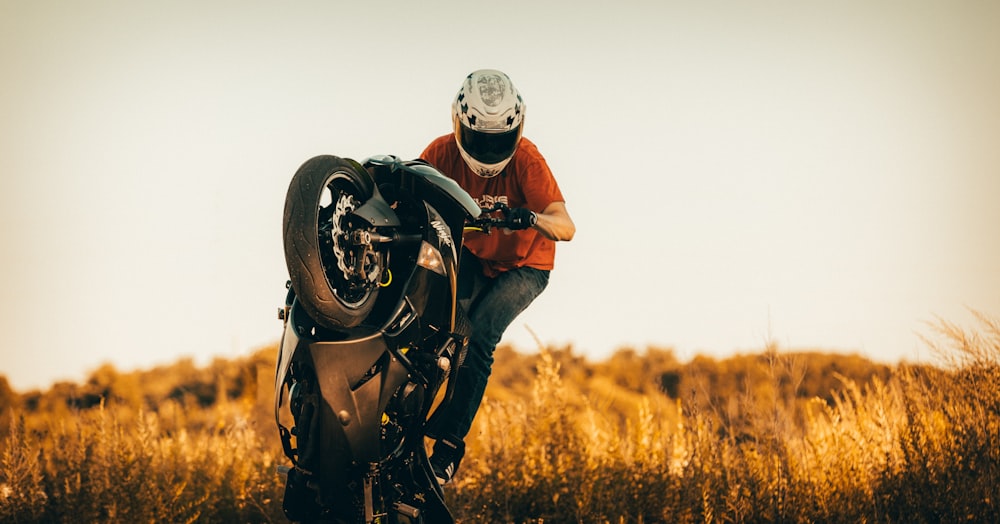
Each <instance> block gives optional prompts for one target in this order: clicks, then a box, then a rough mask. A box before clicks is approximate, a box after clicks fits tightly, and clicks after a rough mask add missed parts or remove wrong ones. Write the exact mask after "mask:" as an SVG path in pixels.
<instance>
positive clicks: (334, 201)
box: [283, 155, 382, 329]
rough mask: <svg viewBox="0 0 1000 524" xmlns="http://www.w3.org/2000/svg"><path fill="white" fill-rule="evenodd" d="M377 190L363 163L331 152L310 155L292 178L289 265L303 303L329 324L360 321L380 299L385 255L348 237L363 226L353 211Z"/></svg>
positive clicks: (286, 234)
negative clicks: (359, 249)
mask: <svg viewBox="0 0 1000 524" xmlns="http://www.w3.org/2000/svg"><path fill="white" fill-rule="evenodd" d="M374 191H375V183H374V180H373V179H372V177H371V175H370V174H369V173H368V172H367V171H366V170H365V169H364V168H363V167H361V165H359V164H358V163H357V162H354V161H353V160H350V159H344V158H339V157H335V156H330V155H321V156H317V157H314V158H311V159H309V160H308V161H306V163H304V164H302V167H300V168H299V170H298V171H297V172H296V173H295V176H293V177H292V181H291V182H290V183H289V186H288V193H287V195H286V196H285V212H284V220H283V240H284V247H285V265H286V266H287V268H288V275H289V279H290V280H291V281H292V288H293V289H294V290H295V292H296V294H297V295H298V298H299V301H300V303H301V304H302V307H303V308H304V309H305V310H306V313H308V314H309V316H310V317H312V318H313V320H315V321H316V323H317V324H319V325H321V326H323V327H327V328H331V329H346V328H352V327H355V326H357V325H358V324H360V323H361V322H362V321H363V320H364V319H365V317H366V316H367V315H368V313H369V312H370V311H371V309H372V307H373V306H374V305H375V299H376V297H377V295H378V282H377V276H378V275H379V273H380V271H381V269H382V268H381V261H380V260H381V259H379V258H378V257H373V256H372V254H371V253H362V254H359V253H357V252H356V250H355V249H354V248H353V247H352V246H351V245H350V243H349V241H348V240H347V238H348V236H349V233H350V232H351V231H352V228H353V227H362V226H361V225H357V226H355V225H354V224H352V221H351V219H350V212H351V211H353V210H354V209H357V208H358V207H360V206H361V205H362V204H364V203H365V202H366V201H367V200H368V199H369V198H371V196H372V194H373V193H374ZM358 268H360V269H361V271H357V270H358ZM371 275H374V276H376V278H374V279H372V278H370V276H371ZM372 280H374V281H372Z"/></svg>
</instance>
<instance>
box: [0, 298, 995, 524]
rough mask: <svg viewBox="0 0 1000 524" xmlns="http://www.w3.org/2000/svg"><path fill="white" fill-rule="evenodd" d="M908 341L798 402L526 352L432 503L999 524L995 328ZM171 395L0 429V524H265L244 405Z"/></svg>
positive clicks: (770, 374)
mask: <svg viewBox="0 0 1000 524" xmlns="http://www.w3.org/2000/svg"><path fill="white" fill-rule="evenodd" d="M927 343H928V345H930V346H931V347H932V348H933V349H934V350H935V352H936V353H937V354H939V355H940V356H941V357H942V365H941V366H937V367H932V366H911V365H904V364H901V365H899V366H896V367H895V368H894V369H893V373H892V374H891V376H890V377H889V378H887V379H880V378H878V377H875V378H873V379H871V380H853V379H849V378H847V377H841V379H840V386H839V387H838V388H836V390H834V391H831V392H830V394H829V395H826V396H823V398H820V397H816V398H812V399H804V400H803V399H799V398H797V396H796V395H795V394H794V392H795V390H796V389H797V388H798V385H799V383H800V382H801V380H802V377H803V374H802V371H801V370H802V364H803V363H802V362H799V361H797V360H796V359H797V358H798V357H793V356H790V355H782V354H781V353H779V352H778V351H777V350H776V349H775V348H768V349H767V351H766V352H765V354H764V355H763V356H762V357H761V358H760V359H758V360H757V362H758V365H759V366H760V369H759V370H758V371H759V373H760V376H761V377H763V379H762V380H755V381H753V382H750V381H748V382H746V384H745V387H743V388H742V393H740V394H738V395H735V396H734V397H733V398H729V399H725V400H719V399H716V400H713V402H711V403H708V404H704V403H698V402H694V401H693V400H692V399H686V398H683V397H682V398H675V399H671V398H668V396H667V395H664V394H662V393H658V392H656V391H655V390H654V391H644V392H642V393H636V392H635V390H634V389H633V390H631V392H629V391H625V390H622V389H621V388H618V389H615V388H614V387H612V386H611V385H609V381H602V380H600V379H601V377H595V380H596V382H595V383H596V384H598V385H599V386H600V387H598V388H596V389H594V388H591V389H585V388H582V387H581V384H580V379H578V378H574V379H572V380H570V379H567V374H566V373H565V372H564V370H563V369H562V368H561V364H560V360H559V354H558V353H553V352H542V353H541V355H540V356H539V357H538V358H537V360H536V362H537V366H536V371H535V374H534V376H533V377H532V379H531V383H530V385H529V387H528V388H527V389H525V390H523V392H522V394H520V395H512V394H510V393H509V392H505V393H504V394H500V395H495V397H496V398H497V399H496V400H490V399H487V401H486V403H485V404H484V406H483V408H482V410H481V411H480V413H479V415H478V417H477V419H476V423H475V426H474V430H473V433H472V434H471V435H470V439H469V451H468V454H467V458H466V460H465V462H464V463H463V466H462V469H461V470H460V471H459V474H458V476H457V478H456V481H455V482H454V483H453V484H451V485H450V486H449V487H448V488H447V490H446V493H447V497H448V504H449V507H450V508H451V509H452V511H453V513H454V514H455V515H456V517H457V518H458V520H459V521H460V522H463V523H478V522H489V523H518V524H520V523H542V522H544V523H616V524H617V523H660V522H681V523H687V522H691V523H693V522H737V523H739V522H851V523H854V522H870V523H881V522H886V523H888V522H918V523H919V522H1000V507H998V501H1000V325H998V323H997V321H996V320H994V319H991V318H989V317H987V316H985V315H981V314H976V316H975V326H974V328H973V329H971V330H966V329H964V328H961V327H960V326H957V325H955V324H952V323H947V322H943V321H941V322H938V323H937V324H935V325H933V328H932V335H931V336H929V337H927ZM630 358H631V357H630ZM578 375H579V376H583V375H585V374H580V373H579V372H578V371H574V372H573V376H574V377H577V376H578ZM734 380H735V379H734ZM602 388H604V389H602ZM171 402H174V401H170V402H167V403H166V404H164V405H160V406H157V409H156V410H150V409H135V408H131V407H128V406H127V405H125V404H109V405H106V406H105V405H101V406H98V407H96V408H93V409H81V410H77V411H71V412H68V413H67V412H64V411H63V412H60V413H59V414H58V415H57V416H56V415H53V416H49V417H47V418H46V417H44V416H41V415H39V414H35V415H33V416H34V417H35V418H28V419H27V421H25V418H24V417H16V416H15V417H12V418H11V421H10V423H11V429H10V431H9V432H8V433H7V435H6V438H5V439H4V440H3V442H2V444H0V446H2V447H0V522H280V521H283V517H282V516H281V511H280V498H281V491H282V485H281V480H280V479H279V478H278V477H277V476H276V475H275V474H274V469H275V465H276V464H277V463H280V462H284V459H283V458H282V457H280V451H279V448H278V446H277V437H276V435H275V434H274V433H272V432H271V428H270V426H269V425H268V424H267V423H266V422H265V423H264V424H265V425H264V426H262V427H264V428H265V429H262V430H260V432H258V431H257V430H256V429H255V428H256V427H257V424H256V423H254V422H253V421H254V420H255V417H256V414H255V412H254V410H255V409H256V408H255V407H254V406H253V402H221V403H217V404H215V405H214V406H212V407H210V408H207V409H206V410H205V411H203V412H193V411H192V410H193V408H192V406H190V405H183V404H182V403H181V402H180V401H177V402H175V403H173V404H172V403H171ZM265 403H266V400H265ZM39 417H41V418H39Z"/></svg>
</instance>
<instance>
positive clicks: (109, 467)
mask: <svg viewBox="0 0 1000 524" xmlns="http://www.w3.org/2000/svg"><path fill="white" fill-rule="evenodd" d="M127 415H128V416H125V414H122V413H120V412H118V411H117V410H115V409H110V408H105V407H104V406H101V407H100V408H97V409H94V410H89V411H82V412H79V413H76V414H75V415H73V416H71V417H64V418H61V419H58V420H52V421H50V424H49V425H48V426H47V427H45V428H44V429H43V430H41V431H26V430H25V427H24V423H23V420H18V421H15V422H14V424H13V428H12V431H11V433H10V434H9V435H8V437H7V440H6V442H5V444H4V447H3V453H2V458H0V521H2V522H268V521H273V520H274V519H275V518H276V517H277V516H278V515H280V498H279V493H280V491H278V488H279V486H278V485H277V484H276V483H275V481H274V478H273V472H274V469H275V456H274V454H273V452H271V451H269V447H268V446H266V445H264V443H263V442H262V441H261V438H260V437H259V436H258V435H257V434H256V433H255V432H254V431H253V430H252V429H251V427H250V426H249V424H248V422H247V420H246V419H245V418H244V417H242V416H241V415H239V414H238V413H235V412H234V413H225V412H222V410H220V413H219V416H220V417H221V418H220V419H219V424H218V426H217V427H215V428H202V429H199V430H195V431H188V430H187V429H184V428H180V429H178V430H176V431H170V432H168V431H165V430H164V429H163V427H162V424H161V423H162V422H164V419H163V416H162V415H158V414H155V413H138V414H133V413H129V414H127ZM121 419H133V422H130V423H127V424H123V423H122V422H121V421H120V420H121ZM169 424H171V423H168V425H169Z"/></svg>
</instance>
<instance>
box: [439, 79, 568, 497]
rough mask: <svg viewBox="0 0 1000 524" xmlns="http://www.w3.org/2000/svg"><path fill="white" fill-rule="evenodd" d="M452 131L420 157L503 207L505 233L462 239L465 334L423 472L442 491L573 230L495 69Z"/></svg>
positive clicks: (468, 88) (472, 84)
mask: <svg viewBox="0 0 1000 524" xmlns="http://www.w3.org/2000/svg"><path fill="white" fill-rule="evenodd" d="M452 113H453V114H452V118H453V125H454V132H453V133H450V134H447V135H444V136H442V137H439V138H437V139H436V140H434V141H433V142H431V144H430V145H429V146H427V149H425V150H424V152H423V154H422V155H421V158H422V159H423V160H426V161H427V162H429V163H431V164H432V165H434V166H435V167H436V168H437V169H438V170H440V171H441V172H442V173H444V174H445V175H447V176H449V177H451V178H453V179H454V180H455V181H456V182H458V184H459V185H460V186H462V188H463V189H465V190H466V191H467V192H468V193H469V195H471V196H472V198H474V199H476V201H477V202H479V204H480V206H481V207H492V205H493V204H495V203H497V202H500V203H503V204H506V205H507V206H509V208H510V211H509V213H508V215H507V218H508V227H507V228H499V229H495V230H494V231H493V232H492V234H489V235H487V234H482V233H476V232H470V233H469V234H467V235H466V237H465V243H464V245H465V247H464V249H463V252H462V259H461V267H460V269H459V277H458V279H459V283H458V297H459V301H460V303H461V305H462V307H463V308H464V309H465V311H466V313H467V315H468V317H469V320H470V322H471V325H472V334H471V336H470V337H469V347H468V353H467V355H466V358H465V362H464V363H463V365H462V367H461V368H460V370H459V372H458V376H457V379H456V380H457V381H458V382H457V383H456V385H455V387H456V390H455V394H454V399H453V400H452V402H451V404H450V405H449V406H448V407H447V410H446V411H445V412H444V413H443V414H442V417H441V419H440V421H439V424H437V425H436V427H435V428H433V431H432V432H431V433H432V436H433V437H434V438H436V439H437V441H436V442H435V444H434V451H433V454H432V456H431V465H432V466H433V469H434V473H435V475H436V476H437V477H438V481H439V482H440V483H441V484H446V483H448V482H450V481H451V479H452V478H453V477H454V474H455V471H456V470H457V469H458V465H459V463H460V462H461V460H462V456H463V455H464V454H465V442H464V440H465V436H466V435H467V434H468V432H469V428H470V427H471V425H472V420H473V418H474V417H475V415H476V411H477V410H478V409H479V404H480V402H482V398H483V392H484V391H485V389H486V382H487V380H488V379H489V376H490V369H491V367H492V365H493V350H494V349H496V345H497V343H499V342H500V338H501V336H503V333H504V331H505V330H506V329H507V327H508V326H509V325H510V323H511V322H513V321H514V318H515V317H517V315H518V314H520V313H521V312H522V311H524V309H525V308H527V307H528V305H529V304H531V302H532V301H533V300H534V299H535V298H536V297H537V296H538V295H539V294H541V292H542V290H544V289H545V286H546V285H547V284H548V280H549V271H550V270H551V269H552V267H553V262H554V259H555V243H556V242H557V241H568V240H571V239H572V238H573V235H574V234H575V233H576V226H575V225H574V224H573V220H572V219H571V218H570V216H569V213H568V212H567V211H566V204H565V202H564V200H563V196H562V192H561V191H560V190H559V185H558V184H557V183H556V180H555V178H554V177H553V176H552V172H551V171H550V170H549V167H548V164H546V162H545V159H544V158H543V157H542V155H541V154H540V153H539V152H538V148H536V147H535V144H533V143H532V142H531V141H530V140H528V139H527V138H524V137H523V136H522V131H523V129H524V101H523V100H522V99H521V95H520V94H519V93H518V92H517V89H515V88H514V85H513V83H512V82H511V80H510V78H509V77H508V76H507V75H506V74H504V73H502V72H500V71H496V70H491V69H483V70H479V71H475V72H473V73H472V74H470V75H469V76H468V77H466V78H465V81H464V82H463V83H462V88H461V89H460V90H459V92H458V96H456V97H455V101H454V103H453V105H452Z"/></svg>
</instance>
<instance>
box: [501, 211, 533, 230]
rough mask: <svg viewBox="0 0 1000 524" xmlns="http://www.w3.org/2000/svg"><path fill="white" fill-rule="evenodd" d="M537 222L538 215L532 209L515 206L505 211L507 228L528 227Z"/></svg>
mask: <svg viewBox="0 0 1000 524" xmlns="http://www.w3.org/2000/svg"><path fill="white" fill-rule="evenodd" d="M536 222H538V215H536V214H535V212H534V211H532V210H530V209H527V208H523V207H515V208H513V209H511V210H510V211H508V212H507V228H508V229H512V230H518V229H528V228H529V227H531V226H533V225H535V223H536Z"/></svg>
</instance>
